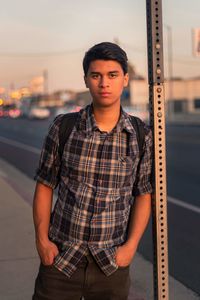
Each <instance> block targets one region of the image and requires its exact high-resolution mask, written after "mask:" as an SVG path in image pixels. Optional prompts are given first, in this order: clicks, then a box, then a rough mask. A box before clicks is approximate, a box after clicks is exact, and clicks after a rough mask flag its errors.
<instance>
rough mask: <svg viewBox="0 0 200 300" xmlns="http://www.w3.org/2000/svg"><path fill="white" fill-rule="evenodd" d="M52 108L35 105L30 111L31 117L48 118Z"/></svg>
mask: <svg viewBox="0 0 200 300" xmlns="http://www.w3.org/2000/svg"><path fill="white" fill-rule="evenodd" d="M49 116H50V110H49V109H48V108H46V107H38V106H33V107H32V108H31V109H30V110H29V113H28V118H29V119H48V118H49Z"/></svg>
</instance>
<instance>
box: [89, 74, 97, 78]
mask: <svg viewBox="0 0 200 300" xmlns="http://www.w3.org/2000/svg"><path fill="white" fill-rule="evenodd" d="M91 77H92V78H94V79H96V78H98V77H99V75H98V74H92V76H91Z"/></svg>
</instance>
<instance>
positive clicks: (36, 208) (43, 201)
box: [33, 182, 58, 265]
mask: <svg viewBox="0 0 200 300" xmlns="http://www.w3.org/2000/svg"><path fill="white" fill-rule="evenodd" d="M52 199H53V189H52V188H50V187H48V186H46V185H44V184H42V183H39V182H37V184H36V188H35V194H34V200H33V220H34V225H35V235H36V247H37V251H38V254H39V256H40V258H41V261H42V263H43V264H44V265H51V264H53V262H54V258H55V256H56V255H57V254H58V248H57V246H56V245H55V244H54V243H52V242H51V241H50V240H49V238H48V232H49V223H50V216H51V208H52Z"/></svg>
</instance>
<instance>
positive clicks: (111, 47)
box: [83, 42, 128, 76]
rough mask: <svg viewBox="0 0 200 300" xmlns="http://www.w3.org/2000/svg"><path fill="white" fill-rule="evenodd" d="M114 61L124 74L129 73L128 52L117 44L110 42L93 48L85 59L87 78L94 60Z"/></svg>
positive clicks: (84, 65)
mask: <svg viewBox="0 0 200 300" xmlns="http://www.w3.org/2000/svg"><path fill="white" fill-rule="evenodd" d="M98 59H101V60H114V61H117V62H118V63H119V64H120V65H121V67H122V69H123V72H124V74H126V73H127V72H128V58H127V55H126V52H125V51H124V50H123V49H122V48H121V47H119V46H118V45H117V44H114V43H110V42H103V43H100V44H97V45H94V46H93V47H91V48H90V49H89V50H88V51H87V52H86V53H85V56H84V58H83V70H84V74H85V76H86V75H87V72H88V69H89V66H90V63H91V62H92V61H94V60H98Z"/></svg>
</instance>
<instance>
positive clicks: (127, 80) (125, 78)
mask: <svg viewBox="0 0 200 300" xmlns="http://www.w3.org/2000/svg"><path fill="white" fill-rule="evenodd" d="M128 83H129V75H128V73H126V74H125V75H124V87H127V86H128Z"/></svg>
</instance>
